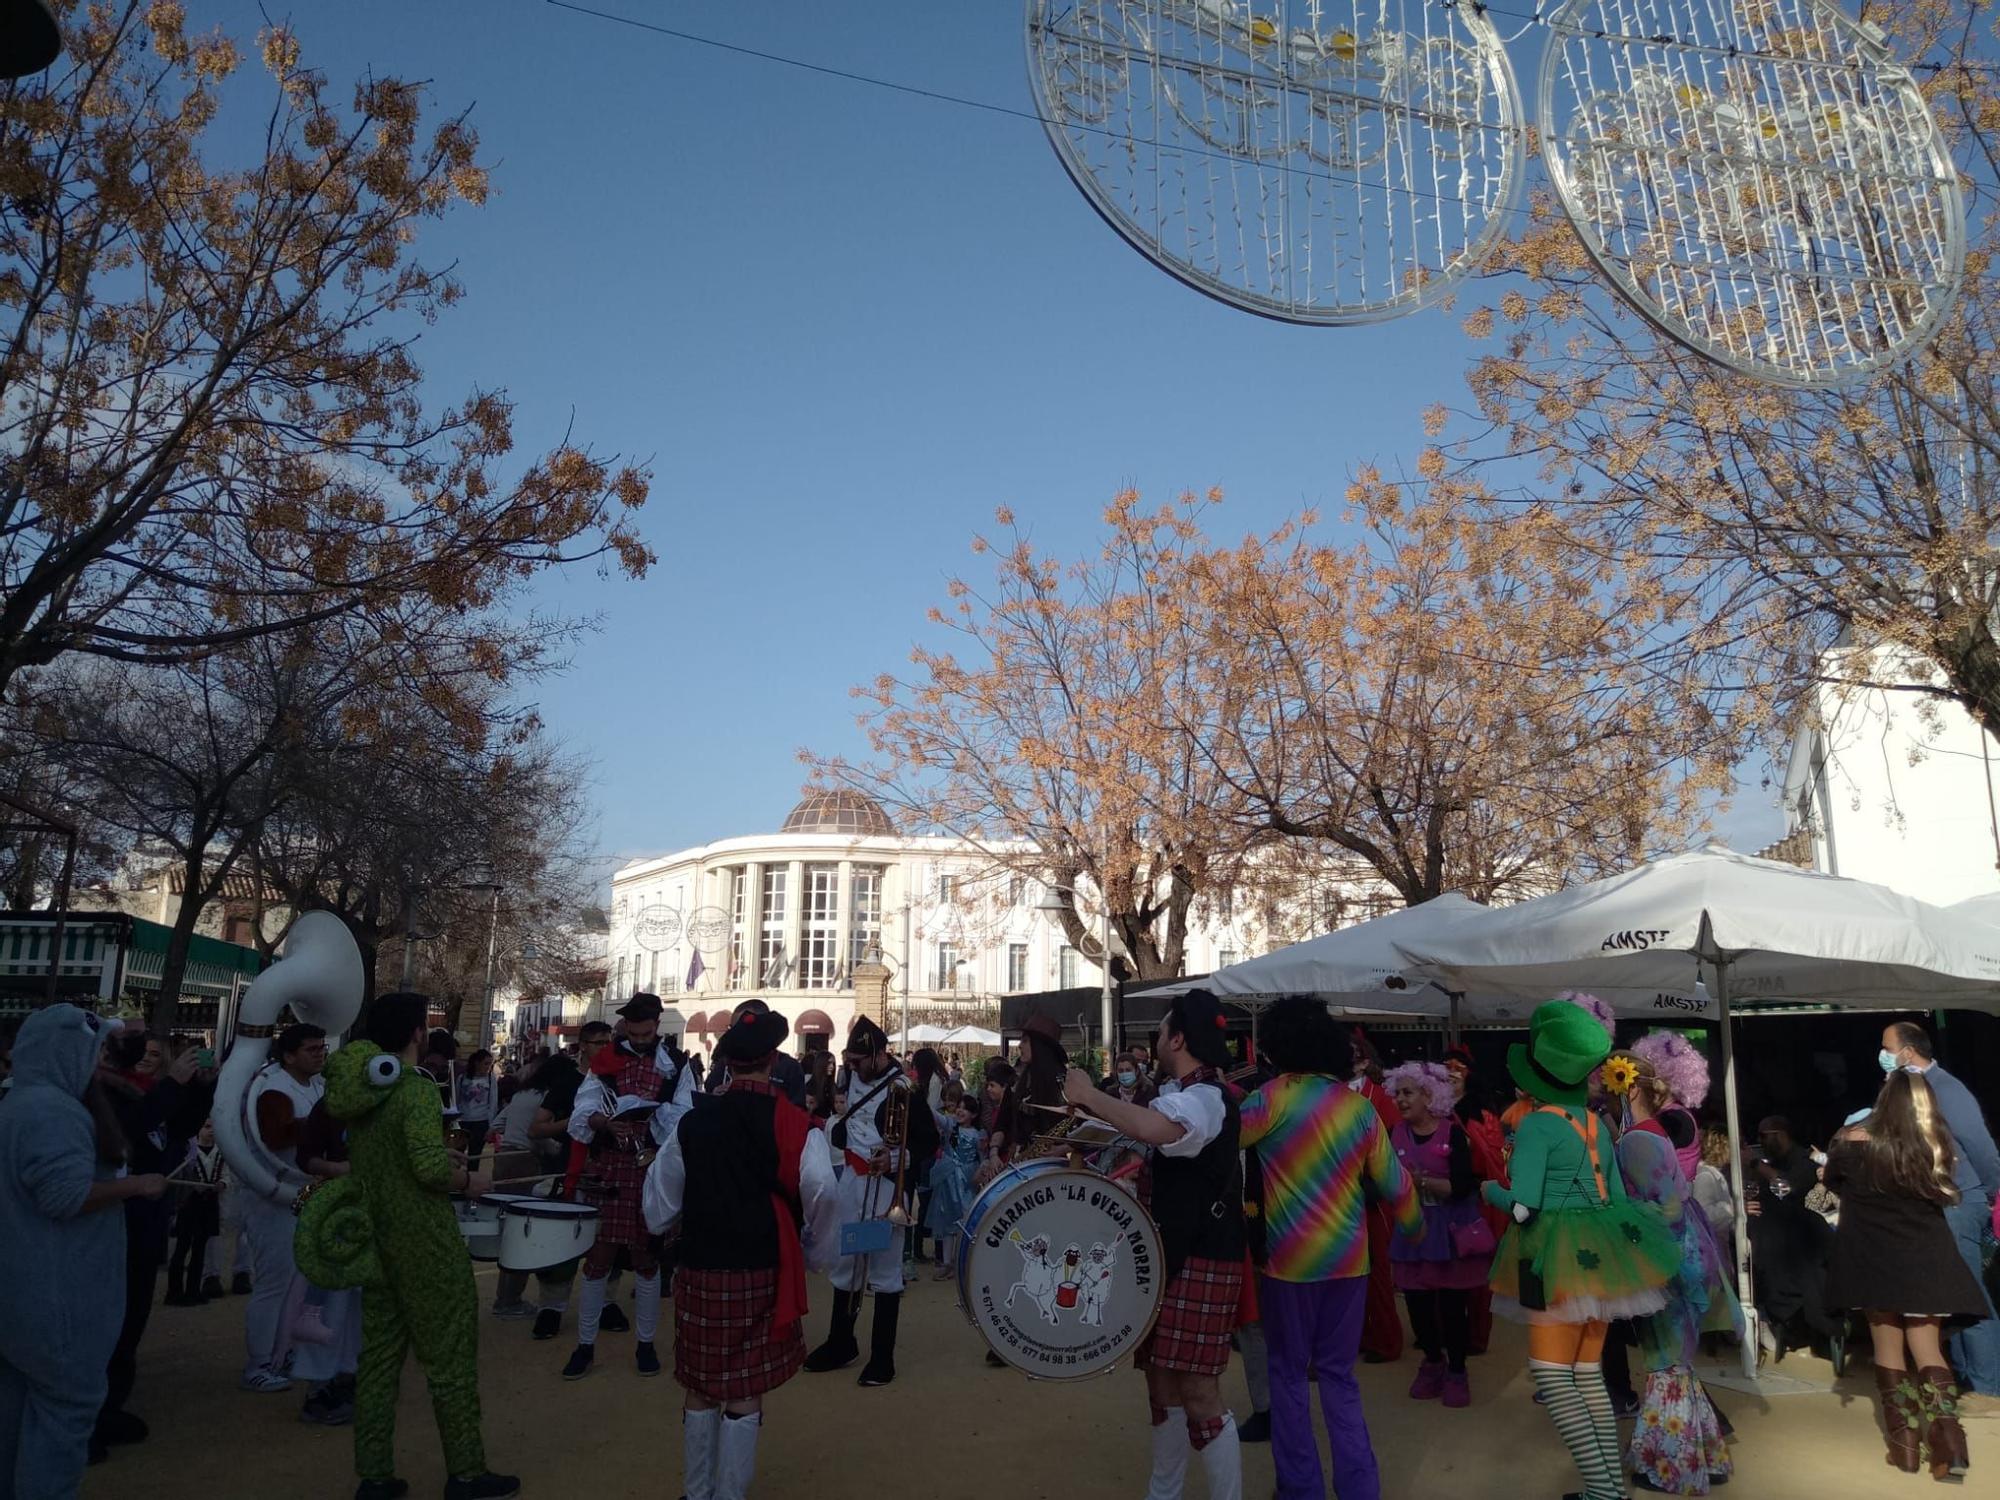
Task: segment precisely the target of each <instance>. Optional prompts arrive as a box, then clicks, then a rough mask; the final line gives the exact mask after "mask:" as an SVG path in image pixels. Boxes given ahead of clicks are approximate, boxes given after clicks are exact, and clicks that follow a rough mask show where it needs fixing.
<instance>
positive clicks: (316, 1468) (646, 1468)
mask: <svg viewBox="0 0 2000 1500" xmlns="http://www.w3.org/2000/svg"><path fill="white" fill-rule="evenodd" d="M481 1286H482V1293H483V1294H484V1295H485V1296H486V1297H488V1298H490V1296H491V1272H490V1271H488V1272H487V1273H486V1274H485V1275H484V1276H483V1277H482V1283H481ZM954 1297H955V1293H954V1289H953V1288H952V1286H951V1285H950V1284H949V1283H942V1282H931V1281H925V1282H924V1283H922V1284H921V1285H918V1286H916V1287H914V1288H912V1290H911V1292H910V1294H909V1296H908V1298H907V1301H906V1303H905V1315H904V1319H903V1346H902V1353H901V1358H900V1360H899V1362H898V1367H899V1371H900V1378H899V1380H898V1381H897V1383H896V1384H895V1385H894V1386H892V1387H889V1388H888V1389H885V1390H874V1391H863V1390H860V1389H858V1388H857V1387H856V1386H855V1384H854V1375H853V1372H851V1371H850V1372H848V1373H846V1374H833V1375H820V1376H807V1375H800V1376H799V1377H798V1378H797V1379H795V1380H794V1381H792V1383H791V1384H790V1385H788V1386H786V1387H785V1388H784V1389H783V1390H782V1391H780V1392H779V1393H778V1394H777V1396H776V1397H775V1398H773V1400H772V1402H771V1404H770V1409H769V1415H768V1417H767V1422H768V1424H769V1425H768V1426H767V1428H766V1435H765V1440H764V1444H763V1447H762V1450H761V1454H760V1463H761V1466H760V1472H759V1475H758V1484H757V1490H758V1492H759V1493H761V1494H764V1495H768V1496H790V1497H795V1500H845V1497H849V1496H853V1497H856V1500H859V1497H861V1496H863V1495H867V1496H870V1497H871V1500H872V1497H880V1496H882V1495H884V1494H887V1495H889V1496H891V1497H893V1500H945V1497H953V1500H957V1497H965V1500H970V1497H972V1496H974V1495H977V1496H979V1497H981V1500H985V1497H987V1496H992V1497H995V1500H1038V1497H1047V1500H1069V1497H1073V1496H1079V1495H1088V1496H1100V1495H1102V1496H1111V1495H1119V1494H1123V1495H1128V1496H1137V1495H1139V1494H1141V1493H1143V1490H1144V1487H1145V1464H1146V1441H1145V1435H1144V1431H1143V1424H1144V1421H1145V1399H1144V1395H1143V1391H1142V1388H1141V1385H1140V1382H1139V1378H1138V1377H1137V1376H1136V1375H1133V1374H1132V1373H1130V1372H1129V1371H1122V1370H1121V1371H1119V1372H1118V1373H1115V1374H1113V1375H1110V1376H1106V1377H1104V1378H1103V1379H1099V1380H1094V1381H1088V1382H1084V1383H1081V1384H1074V1385H1038V1384H1031V1383H1030V1382H1029V1381H1027V1380H1026V1379H1024V1378H1022V1377H1020V1376H1018V1375H1016V1374H1014V1373H1013V1372H1011V1371H1001V1370H992V1369H989V1368H987V1367H986V1366H985V1364H984V1363H983V1361H982V1359H981V1354H982V1352H983V1349H984V1346H983V1345H982V1344H981V1343H980V1342H979V1339H978V1336H977V1335H976V1334H974V1333H973V1332H972V1331H971V1330H970V1328H968V1327H967V1325H966V1324H965V1322H964V1321H963V1320H962V1319H961V1318H960V1317H959V1315H958V1312H957V1310H956V1308H955V1306H954ZM827 1301H828V1293H827V1290H826V1287H825V1285H824V1283H821V1282H815V1283H814V1286H813V1305H814V1317H813V1330H812V1331H813V1336H814V1338H815V1339H816V1338H817V1337H818V1334H819V1332H820V1331H821V1330H822V1329H823V1327H824V1322H825V1310H826V1306H827ZM627 1304H628V1309H629V1294H628V1297H627ZM865 1316H866V1315H865V1314H864V1324H863V1338H864V1340H865V1338H866V1323H865ZM242 1317H243V1302H242V1299H240V1298H230V1299H226V1300H224V1301H223V1302H220V1303H213V1304H210V1305H209V1306H207V1307H203V1308H192V1309H183V1308H168V1307H163V1308H160V1309H159V1310H158V1311H157V1312H156V1313H155V1315H154V1319H153V1325H152V1329H151V1331H150V1332H149V1333H148V1335H147V1340H146V1345H145V1348H144V1350H143V1351H142V1355H141V1370H140V1382H139V1390H138V1394H137V1396H136V1397H135V1399H134V1402H133V1407H134V1410H136V1411H138V1412H139V1413H140V1414H141V1415H143V1416H145V1417H146V1418H147V1419H148V1420H149V1421H150V1422H151V1423H152V1426H153V1431H154V1437H153V1439H152V1440H151V1441H150V1442H148V1443H146V1444H145V1445H143V1446H142V1447H139V1448H124V1449H119V1450H116V1452H115V1453H114V1456H113V1457H112V1459H111V1461H110V1462H109V1463H107V1464H105V1465H104V1466H102V1467H100V1468H97V1469H94V1470H92V1471H91V1474H90V1477H89V1479H88V1481H87V1482H86V1483H85V1485H84V1488H83V1495H84V1497H85V1500H114V1497H115V1500H130V1497H133V1496H135V1495H139V1496H149V1497H150V1496H158V1497H162V1500H197V1497H198V1500H322V1497H324V1500H336V1497H343V1496H346V1495H348V1494H351V1493H352V1484H353V1481H352V1478H351V1477H350V1476H351V1474H352V1469H351V1442H350V1437H349V1434H348V1433H347V1432H346V1431H345V1430H338V1431H328V1430H324V1429H320V1428H314V1427H305V1426H302V1425H300V1424H299V1423H298V1421H297V1408H298V1400H299V1396H298V1395H296V1394H293V1395H280V1396H252V1395H247V1394H244V1393H243V1392H240V1391H238V1390H237V1389H236V1384H235V1381H236V1373H237V1359H238V1357H239V1354H240V1349H241V1344H240V1338H241V1331H242ZM670 1338H671V1314H669V1318H668V1330H667V1331H666V1332H664V1333H663V1336H662V1347H661V1352H662V1354H663V1355H666V1358H667V1368H668V1373H667V1374H666V1375H664V1376H662V1377H661V1378H659V1379H656V1380H642V1379H640V1378H639V1377H638V1376H637V1375H636V1374H635V1373H634V1371H633V1369H632V1366H631V1361H630V1349H631V1339H632V1336H631V1335H630V1334H617V1335H611V1334H607V1335H606V1336H605V1337H604V1338H603V1340H602V1341H601V1342H600V1343H599V1345H598V1350H599V1362H598V1367H597V1370H596V1372H595V1373H593V1374H592V1375H591V1376H590V1377H589V1378H588V1379H586V1380H583V1381H580V1382H577V1383H574V1384H565V1383H564V1382H563V1381H562V1380H560V1379H559V1378H558V1376H557V1371H558V1370H559V1368H560V1367H561V1365H562V1362H563V1360H564V1358H565V1357H566V1356H567V1354H568V1352H569V1345H568V1343H567V1341H566V1340H557V1341H554V1342H550V1343H535V1342H533V1341H532V1340H531V1339H530V1338H529V1337H528V1325H527V1324H525V1323H499V1322H495V1321H493V1320H491V1319H488V1320H487V1321H486V1322H485V1323H484V1324H483V1326H482V1328H481V1347H480V1357H481V1364H482V1371H483V1376H484V1382H485V1385H484V1390H485V1410H486V1434H487V1445H488V1450H489V1452H490V1454H491V1456H492V1460H493V1463H494V1465H495V1467H497V1468H502V1469H506V1470H510V1471H513V1472H516V1473H519V1474H520V1475H521V1476H522V1477H523V1479H524V1480H525V1481H526V1485H525V1491H524V1493H526V1494H527V1495H531V1496H538V1497H544V1500H557V1497H559V1500H622V1497H627V1496H630V1497H634V1500H638V1497H644V1500H672V1497H674V1496H676V1495H678V1494H679V1493H680V1423H679V1394H678V1389H677V1387H675V1385H674V1384H673V1378H672V1373H671V1372H672V1367H673V1362H672V1357H671V1355H670V1354H668V1353H667V1342H668V1340H669V1339H670ZM1497 1338H1498V1340H1499V1341H1498V1342H1497V1343H1496V1347H1495V1348H1494V1350H1493V1352H1492V1353H1491V1354H1488V1355H1486V1356H1484V1357H1482V1358H1479V1359H1476V1360H1474V1361H1473V1363H1472V1372H1473V1404H1472V1405H1471V1407H1469V1408H1467V1409H1466V1410H1463V1411H1445V1410H1444V1409H1443V1408H1441V1407H1439V1406H1438V1405H1437V1404H1436V1403H1435V1402H1426V1403H1421V1404H1419V1403H1416V1402H1412V1401H1410V1400H1408V1399H1407V1398H1406V1397H1405V1395H1404V1394H1403V1393H1404V1390H1405V1388H1406V1387H1407V1385H1408V1383H1409V1380H1410V1376H1411V1374H1412V1373H1413V1369H1414V1366H1413V1365H1412V1364H1411V1363H1410V1360H1409V1359H1408V1358H1407V1357H1406V1358H1405V1360H1404V1361H1403V1362H1402V1363H1401V1364H1397V1365H1387V1366H1376V1367H1371V1368H1365V1369H1364V1370H1363V1372H1362V1381H1363V1385H1364V1389H1365V1393H1366V1399H1367V1404H1368V1418H1369V1422H1370V1425H1371V1426H1372V1427H1373V1429H1374V1435H1375V1447H1376V1452H1377V1454H1378V1455H1379V1457H1380V1459H1381V1463H1382V1468H1383V1473H1384V1479H1385V1486H1384V1493H1385V1494H1386V1495H1388V1496H1390V1497H1395V1500H1401V1497H1405V1496H1408V1497H1425V1500H1429V1497H1433V1496H1436V1497H1440V1500H1484V1497H1489V1496H1491V1497H1495V1500H1556V1497H1558V1496H1560V1495H1562V1494H1563V1493H1564V1491H1565V1490H1566V1489H1571V1488H1574V1487H1575V1477H1574V1472H1573V1471H1572V1470H1571V1469H1570V1468H1569V1466H1568V1464H1567V1461H1566V1459H1565V1457H1564V1455H1563V1452H1562V1449H1561V1447H1560V1446H1559V1444H1558V1443H1557V1441H1556V1438H1555V1433H1554V1431H1553V1429H1552V1428H1551V1427H1550V1426H1549V1424H1548V1422H1547V1421H1546V1420H1545V1419H1544V1418H1543V1416H1542V1414H1541V1412H1540V1410H1539V1408H1537V1407H1535V1406H1534V1405H1533V1404H1532V1403H1531V1401H1530V1399H1529V1387H1528V1382H1527V1377H1526V1374H1525V1371H1524V1369H1523V1366H1522V1344H1523V1341H1522V1340H1521V1339H1520V1337H1519V1335H1518V1333H1517V1332H1516V1331H1514V1330H1512V1329H1509V1328H1506V1327H1505V1326H1504V1325H1503V1327H1502V1328H1501V1329H1500V1330H1499V1332H1498V1335H1497ZM1783 1371H1784V1373H1786V1374H1787V1375H1796V1376H1798V1377H1800V1379H1798V1380H1796V1381H1791V1382H1788V1383H1789V1384H1793V1385H1802V1384H1813V1385H1817V1386H1819V1387H1821V1388H1822V1391H1823V1393H1815V1394H1803V1395H1782V1396H1771V1397H1760V1396H1757V1395H1753V1394H1750V1393H1746V1392H1740V1391H1726V1392H1720V1393H1718V1398H1719V1399H1720V1400H1721V1402H1722V1404H1723V1406H1724V1407H1725V1408H1726V1409H1727V1411H1728V1412H1729V1414H1730V1416H1731V1418H1732V1419H1733V1420H1734V1421H1735V1422H1736V1425H1737V1429H1738V1433H1739V1439H1738V1442H1737V1444H1736V1448H1735V1455H1736V1461H1737V1478H1736V1481H1735V1483H1734V1484H1733V1485H1731V1486H1730V1488H1729V1489H1728V1490H1726V1491H1723V1492H1721V1493H1722V1495H1723V1497H1724V1500H1730V1497H1735V1500H1827V1497H1847V1496H1856V1497H1860V1496H1871V1497H1872V1496H1888V1495H1897V1494H1903V1495H1909V1496H1913V1497H1914V1496H1921V1495H1923V1494H1927V1493H1931V1492H1932V1481H1931V1480H1930V1479H1929V1477H1928V1476H1905V1475H1901V1474H1897V1473H1895V1472H1893V1471H1891V1470H1889V1469H1888V1468H1886V1467H1885V1466H1884V1464H1883V1462H1882V1449H1881V1446H1880V1443H1879V1440H1878V1437H1877V1434H1876V1428H1875V1424H1874V1419H1873V1415H1872V1411H1871V1402H1870V1398H1869V1395H1868V1391H1869V1387H1868V1385H1867V1381H1868V1379H1869V1377H1868V1372H1867V1371H1866V1369H1865V1368H1864V1369H1862V1370H1861V1371H1860V1373H1859V1375H1858V1377H1857V1376H1856V1375H1852V1374H1850V1375H1849V1376H1848V1378H1847V1379H1846V1380H1845V1381H1844V1382H1840V1383H1839V1385H1838V1387H1837V1389H1834V1390H1832V1391H1824V1387H1826V1386H1827V1385H1828V1384H1829V1383H1830V1382H1831V1374H1830V1372H1829V1371H1828V1370H1827V1367H1826V1366H1825V1365H1823V1364H1815V1363H1814V1362H1812V1361H1810V1360H1805V1359H1802V1358H1801V1357H1800V1356H1796V1355H1794V1356H1792V1357H1791V1358H1788V1359H1787V1360H1786V1362H1785V1364H1784V1366H1783ZM1229 1389H1230V1392H1231V1396H1232V1399H1233V1401H1234V1402H1235V1404H1236V1409H1237V1410H1238V1411H1239V1412H1242V1411H1246V1410H1247V1409H1248V1401H1247V1398H1246V1396H1245V1394H1244V1389H1243V1384H1242V1377H1241V1371H1240V1369H1238V1370H1234V1371H1232V1372H1231V1375H1230V1379H1229ZM301 1394H302V1393H301ZM1967 1425H1968V1430H1969V1431H1970V1433H1971V1436H1972V1454H1973V1479H1972V1481H1971V1492H1973V1493H1982V1492H1983V1493H1989V1494H1990V1493H1994V1491H1993V1490H1991V1489H1990V1488H1988V1487H1987V1486H1988V1485H1989V1484H1990V1483H1991V1482H1992V1480H1993V1478H1994V1476H1995V1475H2000V1421H1979V1422H1972V1423H1968V1424H1967ZM862 1434H865V1435H866V1436H865V1438H864V1437H862V1436H860V1435H862ZM399 1441H400V1447H401V1451H402V1453H403V1455H404V1462H403V1466H402V1473H403V1475H404V1476H405V1477H406V1478H408V1479H409V1480H411V1481H412V1484H413V1491H412V1492H413V1495H415V1496H417V1497H427V1496H432V1495H437V1494H439V1493H441V1492H442V1483H443V1475H442V1471H441V1468H440V1465H439V1463H438V1460H437V1457H436V1438H435V1433H434V1430H433V1428H432V1426H431V1418H430V1411H429V1407H428V1405H427V1404H426V1401H425V1399H424V1388H423V1382H422V1380H421V1378H419V1377H418V1375H417V1373H416V1367H415V1366H414V1365H412V1366H411V1367H410V1369H409V1371H408V1372H407V1373H406V1375H405V1378H404V1386H403V1407H402V1422H401V1426H400V1428H399ZM1244 1454H1245V1463H1244V1468H1245V1481H1246V1482H1245V1490H1244V1493H1245V1494H1246V1495H1247V1496H1249V1497H1251V1500H1263V1497H1265V1496H1268V1495H1269V1494H1271V1489H1272V1482H1271V1460H1270V1450H1269V1449H1268V1448H1263V1447H1250V1448H1245V1449H1244ZM1197 1472H1198V1471H1197ZM885 1486H886V1489H885ZM1202 1492H1203V1487H1202V1485H1201V1483H1200V1480H1199V1479H1198V1478H1195V1479H1192V1480H1191V1481H1190V1484H1189V1490H1188V1493H1189V1496H1190V1500H1197V1497H1199V1496H1200V1495H1201V1494H1202Z"/></svg>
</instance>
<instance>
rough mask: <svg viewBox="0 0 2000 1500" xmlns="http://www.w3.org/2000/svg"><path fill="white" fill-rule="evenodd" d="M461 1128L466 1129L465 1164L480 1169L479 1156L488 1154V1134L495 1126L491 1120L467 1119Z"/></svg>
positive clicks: (475, 1169) (474, 1169)
mask: <svg viewBox="0 0 2000 1500" xmlns="http://www.w3.org/2000/svg"><path fill="white" fill-rule="evenodd" d="M461 1128H462V1129H463V1130H464V1131H465V1164H466V1166H468V1167H470V1168H471V1169H472V1170H473V1171H475V1172H477V1171H478V1170H479V1158H480V1157H482V1156H484V1155H485V1154H486V1135H487V1132H488V1131H490V1130H491V1129H492V1128H493V1122H492V1121H491V1120H466V1121H464V1122H463V1124H462V1126H461Z"/></svg>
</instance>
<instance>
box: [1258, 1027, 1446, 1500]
mask: <svg viewBox="0 0 2000 1500" xmlns="http://www.w3.org/2000/svg"><path fill="white" fill-rule="evenodd" d="M1258 1040H1259V1042H1260V1043H1261V1045H1262V1046H1263V1049H1264V1051H1265V1052H1266V1053H1268V1054H1269V1056H1270V1058H1271V1061H1272V1063H1273V1065H1275V1066H1276V1068H1277V1069H1278V1076H1277V1077H1276V1078H1274V1079H1272V1080H1271V1082H1269V1083H1267V1084H1265V1085H1264V1086H1263V1087H1262V1088H1260V1089H1259V1090H1257V1092H1256V1093H1254V1094H1252V1095H1251V1096H1250V1097H1249V1098H1248V1099H1246V1100H1245V1101H1244V1103H1243V1109H1242V1142H1243V1144H1244V1146H1246V1147H1252V1148H1255V1150H1256V1153H1257V1161H1258V1165H1259V1167H1260V1169H1261V1170H1262V1173H1263V1181H1264V1225H1265V1232H1264V1263H1263V1266H1262V1267H1261V1274H1260V1276H1259V1278H1258V1284H1257V1295H1258V1300H1259V1304H1260V1306H1261V1307H1262V1309H1263V1318H1264V1329H1265V1337H1266V1339H1267V1341H1268V1342H1269V1344H1270V1353H1271V1457H1272V1460H1273V1462H1274V1463H1275V1465H1276V1467H1277V1471H1278V1500H1324V1496H1325V1494H1326V1481H1325V1478H1324V1475H1323V1474H1322V1472H1321V1469H1320V1463H1319V1444H1318V1441H1317V1440H1316V1439H1315V1438H1314V1436H1313V1426H1312V1407H1311V1403H1310V1397H1309V1394H1308V1384H1309V1375H1316V1377H1317V1379H1318V1381H1319V1400H1320V1410H1321V1411H1322V1413H1324V1415H1325V1417H1326V1427H1327V1436H1328V1438H1329V1439H1330V1440H1331V1443H1332V1448H1333V1488H1334V1493H1335V1494H1336V1495H1337V1496H1338V1497H1339V1500H1379V1497H1380V1495H1381V1493H1382V1480H1381V1475H1380V1473H1379V1472H1378V1470H1377V1469H1376V1466H1375V1450H1374V1448H1373V1447H1371V1446H1370V1444H1369V1441H1368V1422H1367V1419H1366V1418H1365V1417H1364V1416H1363V1415H1362V1411H1361V1387H1360V1385H1359V1383H1358V1382H1357V1381H1356V1380H1355V1378H1354V1359H1355V1355H1356V1354H1357V1353H1358V1351H1359V1349H1360V1345H1361V1324H1362V1319H1363V1316H1364V1314H1365V1312H1366V1310H1367V1302H1368V1222H1367V1210H1368V1198H1369V1195H1370V1193H1371V1192H1372V1193H1373V1195H1374V1196H1375V1197H1376V1198H1377V1199H1378V1200H1379V1201H1381V1202H1382V1203H1383V1204H1385V1205H1387V1207H1388V1209H1389V1213H1390V1217H1391V1218H1392V1219H1393V1220H1394V1221H1395V1225H1396V1230H1397V1232H1398V1233H1399V1234H1403V1235H1407V1236H1409V1237H1411V1238H1413V1239H1414V1238H1417V1237H1420V1236H1421V1235H1422V1234H1423V1227H1424V1221H1423V1211H1422V1209H1421V1207H1420V1206H1419V1204H1418V1202H1417V1193H1416V1187H1415V1185H1414V1184H1413V1183H1412V1181H1411V1180H1410V1175H1409V1173H1407V1172H1405V1171H1404V1170H1403V1167H1402V1164H1401V1163H1400V1162H1398V1161H1397V1160H1396V1153H1395V1151H1394V1150H1393V1149H1392V1148H1391V1147H1390V1144H1389V1137H1388V1133H1387V1132H1386V1131H1384V1130H1383V1128H1382V1122H1381V1120H1380V1118H1379V1117H1378V1116H1377V1115H1376V1113H1375V1107H1374V1106H1373V1105H1372V1104H1370V1103H1369V1102H1368V1100H1367V1099H1366V1098H1364V1097H1363V1096H1362V1095H1360V1094H1358V1093H1356V1092H1355V1091H1354V1090H1353V1089H1351V1088H1349V1087H1348V1086H1347V1082H1346V1080H1347V1075H1348V1070H1349V1066H1350V1063H1351V1061H1352V1058H1351V1050H1350V1048H1349V1045H1348V1041H1347V1038H1346V1037H1345V1036H1344V1035H1343V1034H1342V1033H1341V1030H1340V1027H1339V1025H1338V1024H1337V1023H1336V1022H1335V1021H1334V1019H1333V1017H1331V1016H1330V1015H1328V1014H1327V1012H1326V1007H1325V1006H1323V1005H1321V1004H1319V1003H1318V1002H1316V1001H1313V1000H1309V999H1306V998H1304V997H1294V998H1291V999H1287V1000H1281V1001H1280V1002H1279V1003H1278V1004H1276V1005H1275V1006H1273V1007H1272V1008H1271V1010H1270V1011H1269V1012H1268V1014H1267V1015H1266V1017H1265V1020H1264V1022H1263V1024H1262V1025H1261V1026H1260V1027H1259V1028H1258Z"/></svg>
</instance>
